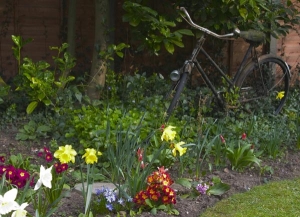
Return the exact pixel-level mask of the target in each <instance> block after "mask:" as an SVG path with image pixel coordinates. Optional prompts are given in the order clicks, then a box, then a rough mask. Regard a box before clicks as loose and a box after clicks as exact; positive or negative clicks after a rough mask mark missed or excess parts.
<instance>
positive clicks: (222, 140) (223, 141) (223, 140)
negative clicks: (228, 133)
mask: <svg viewBox="0 0 300 217" xmlns="http://www.w3.org/2000/svg"><path fill="white" fill-rule="evenodd" d="M220 139H221V142H222V143H225V142H226V141H225V139H224V137H223V136H222V135H220Z"/></svg>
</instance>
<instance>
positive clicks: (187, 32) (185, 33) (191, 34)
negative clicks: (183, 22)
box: [175, 29, 194, 36]
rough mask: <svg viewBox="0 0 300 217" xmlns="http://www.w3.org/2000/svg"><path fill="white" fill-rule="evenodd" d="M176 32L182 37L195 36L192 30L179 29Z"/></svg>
mask: <svg viewBox="0 0 300 217" xmlns="http://www.w3.org/2000/svg"><path fill="white" fill-rule="evenodd" d="M175 32H178V33H180V34H182V35H189V36H194V33H193V32H192V31H191V30H189V29H179V30H177V31H175Z"/></svg>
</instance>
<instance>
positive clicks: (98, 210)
mask: <svg viewBox="0 0 300 217" xmlns="http://www.w3.org/2000/svg"><path fill="white" fill-rule="evenodd" d="M125 205H126V203H125V200H124V199H123V198H121V197H118V194H117V192H116V191H115V190H112V189H109V188H107V187H104V186H103V187H102V188H100V189H96V196H95V198H94V199H93V202H92V205H91V206H92V207H91V209H92V211H93V213H95V214H108V213H110V212H119V211H121V210H125Z"/></svg>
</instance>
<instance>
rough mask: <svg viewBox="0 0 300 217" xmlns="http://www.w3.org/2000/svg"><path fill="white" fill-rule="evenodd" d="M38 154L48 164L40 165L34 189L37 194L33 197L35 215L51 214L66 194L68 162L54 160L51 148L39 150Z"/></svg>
mask: <svg viewBox="0 0 300 217" xmlns="http://www.w3.org/2000/svg"><path fill="white" fill-rule="evenodd" d="M38 156H39V157H41V158H43V159H44V160H45V161H46V162H47V166H46V167H45V166H43V165H41V166H40V172H39V179H38V180H37V182H36V184H35V187H34V190H35V191H36V194H37V196H36V197H35V196H33V197H32V202H33V207H34V209H35V210H36V213H35V216H37V217H38V216H51V215H52V214H53V213H54V212H55V210H56V209H57V208H58V204H59V201H60V200H61V199H62V197H63V196H64V195H65V194H64V192H63V190H64V189H66V184H65V171H67V169H68V164H67V163H60V162H52V161H53V154H52V152H51V151H50V150H49V148H47V147H44V148H43V149H41V150H39V152H38Z"/></svg>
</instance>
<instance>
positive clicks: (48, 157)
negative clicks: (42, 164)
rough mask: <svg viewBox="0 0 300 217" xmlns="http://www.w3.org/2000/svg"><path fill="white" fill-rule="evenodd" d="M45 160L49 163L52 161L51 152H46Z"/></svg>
mask: <svg viewBox="0 0 300 217" xmlns="http://www.w3.org/2000/svg"><path fill="white" fill-rule="evenodd" d="M45 159H46V161H47V162H50V161H52V160H53V155H52V154H51V152H46V155H45Z"/></svg>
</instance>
